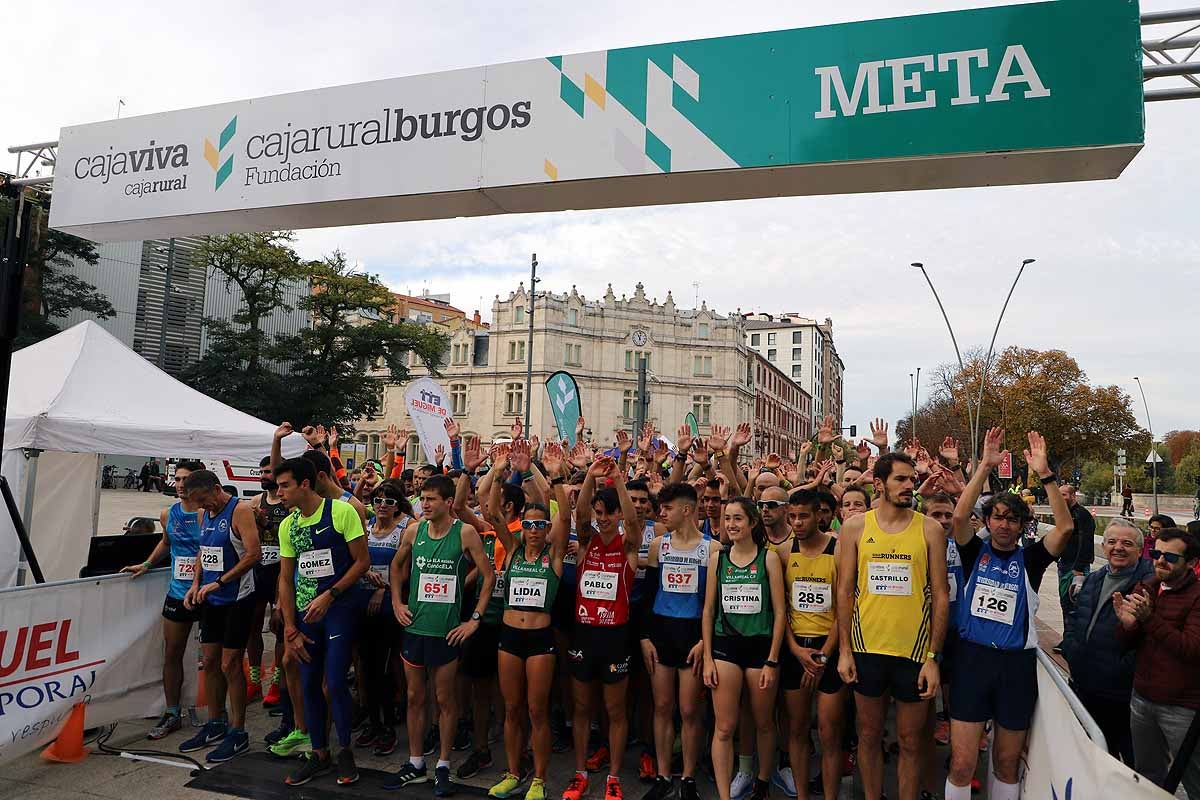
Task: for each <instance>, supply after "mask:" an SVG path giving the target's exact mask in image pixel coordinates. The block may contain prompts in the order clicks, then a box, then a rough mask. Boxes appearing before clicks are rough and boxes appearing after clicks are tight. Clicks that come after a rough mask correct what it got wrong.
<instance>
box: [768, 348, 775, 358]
mask: <svg viewBox="0 0 1200 800" xmlns="http://www.w3.org/2000/svg"><path fill="white" fill-rule="evenodd" d="M775 354H776V350H775V348H774V347H772V348H771V349H770V350H768V351H767V361H774V360H775Z"/></svg>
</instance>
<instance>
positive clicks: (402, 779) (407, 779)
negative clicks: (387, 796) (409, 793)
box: [383, 761, 429, 789]
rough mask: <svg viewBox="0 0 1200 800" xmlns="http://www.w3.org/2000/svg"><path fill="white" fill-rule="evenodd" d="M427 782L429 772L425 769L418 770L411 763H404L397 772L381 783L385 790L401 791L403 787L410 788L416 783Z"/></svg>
mask: <svg viewBox="0 0 1200 800" xmlns="http://www.w3.org/2000/svg"><path fill="white" fill-rule="evenodd" d="M428 780H429V771H428V770H426V769H425V767H421V768H420V769H418V768H417V767H416V766H414V765H413V763H412V762H411V761H405V762H404V765H403V766H401V767H400V769H399V770H397V771H396V772H395V773H394V774H393V775H392V777H390V778H388V779H387V780H386V781H384V782H383V788H385V789H402V788H404V787H405V786H410V785H412V784H416V783H425V782H426V781H428Z"/></svg>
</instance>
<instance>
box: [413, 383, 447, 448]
mask: <svg viewBox="0 0 1200 800" xmlns="http://www.w3.org/2000/svg"><path fill="white" fill-rule="evenodd" d="M404 405H405V406H407V407H408V416H409V417H411V418H412V421H413V427H414V428H416V430H417V436H418V437H420V440H421V449H422V450H424V451H425V459H426V461H427V462H428V463H430V464H435V463H437V460H436V459H435V457H434V455H433V453H434V451H435V450H437V446H438V445H439V444H440V445H441V446H442V448H443V449H444V450H445V451H446V457H447V458H449V457H450V436H449V435H448V434H447V433H446V428H445V425H446V420H448V419H452V417H451V416H450V398H449V396H448V395H447V394H446V392H445V391H444V390H443V389H442V387H441V386H439V385H438V382H437V381H435V380H434V379H433V378H417V379H416V380H415V381H412V382H411V383H409V384H408V386H406V387H405V388H404Z"/></svg>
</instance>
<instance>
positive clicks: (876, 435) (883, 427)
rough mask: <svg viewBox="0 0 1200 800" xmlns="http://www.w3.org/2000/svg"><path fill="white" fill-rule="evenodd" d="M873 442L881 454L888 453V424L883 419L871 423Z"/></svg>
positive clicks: (877, 418)
mask: <svg viewBox="0 0 1200 800" xmlns="http://www.w3.org/2000/svg"><path fill="white" fill-rule="evenodd" d="M871 441H872V442H873V443H874V444H875V446H876V447H878V448H879V452H880V453H884V452H886V451H887V447H888V424H887V423H886V422H884V421H883V417H876V418H875V421H874V422H872V423H871Z"/></svg>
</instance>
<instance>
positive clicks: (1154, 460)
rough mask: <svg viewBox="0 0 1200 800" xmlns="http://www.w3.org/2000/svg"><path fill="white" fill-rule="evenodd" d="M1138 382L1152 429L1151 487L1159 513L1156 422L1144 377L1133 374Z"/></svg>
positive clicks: (1147, 418)
mask: <svg viewBox="0 0 1200 800" xmlns="http://www.w3.org/2000/svg"><path fill="white" fill-rule="evenodd" d="M1133 379H1134V380H1135V381H1136V382H1137V385H1138V391H1139V392H1141V393H1142V405H1143V406H1144V407H1145V408H1146V427H1147V428H1148V429H1149V430H1150V487H1151V491H1152V492H1154V513H1155V514H1157V513H1158V449H1157V448H1156V447H1155V446H1154V423H1153V422H1151V421H1150V404H1149V403H1147V402H1146V390H1145V389H1143V388H1142V379H1141V378H1139V377H1138V376H1137V375H1134V376H1133Z"/></svg>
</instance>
